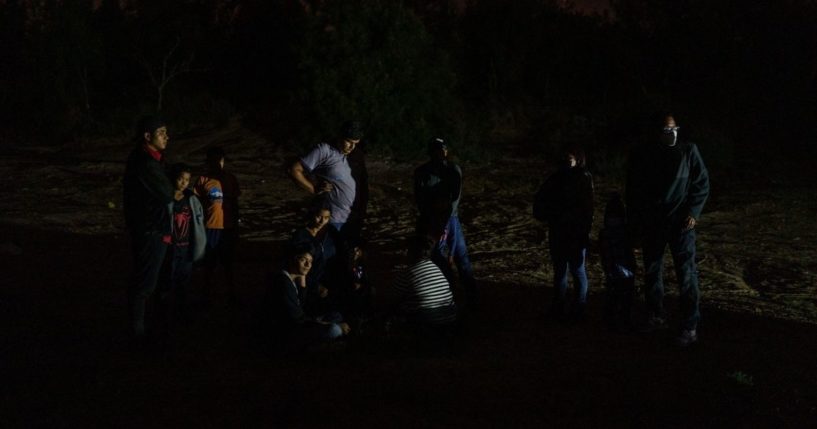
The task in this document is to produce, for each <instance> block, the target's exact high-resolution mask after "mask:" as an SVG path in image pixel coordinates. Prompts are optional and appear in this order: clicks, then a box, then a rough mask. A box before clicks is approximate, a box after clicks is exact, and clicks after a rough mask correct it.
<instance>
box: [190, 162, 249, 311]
mask: <svg viewBox="0 0 817 429" xmlns="http://www.w3.org/2000/svg"><path fill="white" fill-rule="evenodd" d="M225 160H226V157H225V153H224V149H222V148H220V147H211V148H210V149H208V150H207V173H205V174H203V175H201V176H200V177H199V180H198V182H197V183H196V186H195V187H194V188H193V190H194V192H195V193H196V195H198V196H199V197H200V198H203V200H204V208H205V211H206V214H207V223H206V227H207V252H206V255H205V264H204V265H205V270H206V272H207V273H206V277H205V284H204V296H205V300H209V297H210V285H211V282H212V278H213V273H214V272H215V269H216V267H217V266H218V265H221V266H222V267H224V277H225V282H226V283H227V290H228V293H229V298H230V301H231V302H233V303H235V302H237V300H238V297H237V295H236V291H235V283H234V281H233V259H234V254H235V246H236V243H237V241H238V219H239V214H238V198H239V197H240V196H241V189H240V187H239V185H238V179H236V177H235V176H234V175H233V174H231V173H229V172H227V171H226V170H225V169H224V164H225Z"/></svg>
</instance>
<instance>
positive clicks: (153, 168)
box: [122, 146, 175, 235]
mask: <svg viewBox="0 0 817 429" xmlns="http://www.w3.org/2000/svg"><path fill="white" fill-rule="evenodd" d="M123 185H124V195H123V197H124V198H123V204H122V208H123V210H124V212H125V224H126V225H127V227H128V229H129V230H130V231H131V233H132V234H144V233H159V234H164V235H169V234H170V231H171V226H172V225H171V222H172V219H171V210H172V209H171V205H170V204H171V203H172V202H173V195H174V193H175V192H174V190H173V185H172V184H171V183H170V179H169V178H168V177H167V174H166V170H165V167H164V163H162V162H161V161H157V160H155V159H153V157H151V156H150V154H149V153H147V151H146V149H145V148H144V147H143V146H138V147H136V148H134V149H133V150H132V151H131V153H130V155H129V156H128V160H127V164H126V166H125V177H124V179H123Z"/></svg>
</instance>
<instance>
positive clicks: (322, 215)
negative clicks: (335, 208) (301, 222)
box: [306, 199, 332, 229]
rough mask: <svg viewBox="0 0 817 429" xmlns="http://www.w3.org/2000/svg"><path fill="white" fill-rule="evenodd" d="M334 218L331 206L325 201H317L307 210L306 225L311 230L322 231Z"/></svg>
mask: <svg viewBox="0 0 817 429" xmlns="http://www.w3.org/2000/svg"><path fill="white" fill-rule="evenodd" d="M331 217H332V210H331V209H330V207H329V204H328V203H327V202H326V201H324V200H323V199H319V200H317V201H315V202H314V203H313V204H312V205H311V206H310V207H309V209H308V210H307V214H306V224H307V226H308V227H309V228H315V229H321V228H323V227H324V226H325V225H326V224H327V223H329V219H330V218H331Z"/></svg>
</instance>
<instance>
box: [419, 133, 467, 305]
mask: <svg viewBox="0 0 817 429" xmlns="http://www.w3.org/2000/svg"><path fill="white" fill-rule="evenodd" d="M428 155H429V157H430V158H431V160H430V161H428V162H427V163H425V164H423V165H421V166H419V167H417V169H416V170H414V199H415V202H416V203H417V210H418V211H419V212H420V215H419V217H418V219H417V235H418V236H421V237H422V236H426V235H431V236H435V237H440V242H439V245H438V246H437V249H435V251H434V253H433V255H432V259H433V260H434V263H436V264H437V265H438V266H439V267H440V269H441V270H442V271H443V273H444V274H445V276H446V278H448V280H449V282H451V274H452V273H451V264H452V263H454V264H456V266H457V272H458V274H459V278H460V282H462V284H463V286H464V287H465V294H466V299H467V300H468V302H469V303H470V304H475V303H476V298H477V289H476V281H475V280H474V270H473V268H472V267H471V260H470V259H469V257H468V248H467V247H466V244H465V235H464V233H463V231H462V225H461V224H460V220H459V216H458V209H459V204H460V198H461V197H462V170H461V169H460V166H459V165H457V164H456V163H454V162H453V161H451V160H449V159H448V144H447V143H446V142H445V141H444V140H443V139H441V138H433V139H431V141H430V142H429V143H428Z"/></svg>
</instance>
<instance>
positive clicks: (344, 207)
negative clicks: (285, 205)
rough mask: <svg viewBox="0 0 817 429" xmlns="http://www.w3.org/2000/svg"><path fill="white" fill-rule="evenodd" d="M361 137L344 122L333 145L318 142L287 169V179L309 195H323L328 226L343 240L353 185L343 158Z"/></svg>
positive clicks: (356, 124)
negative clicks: (326, 203) (328, 212)
mask: <svg viewBox="0 0 817 429" xmlns="http://www.w3.org/2000/svg"><path fill="white" fill-rule="evenodd" d="M362 137H363V131H362V129H361V125H360V123H359V122H356V121H351V122H347V123H346V124H344V126H343V127H342V129H341V136H340V138H339V139H337V141H336V142H335V143H334V144H331V145H330V144H328V143H319V144H318V145H317V146H315V147H313V148H312V149H311V150H310V151H309V153H307V154H306V155H305V156H304V157H303V158H301V159H299V160H298V161H295V162H294V163H293V164H292V165H291V166H290V168H289V174H290V176H291V177H292V178H293V180H295V182H296V183H297V184H298V185H299V186H300V187H302V188H303V189H305V190H306V191H308V192H309V193H310V194H313V195H325V196H326V198H327V201H328V202H329V207H330V209H331V211H332V217H331V219H330V220H329V224H330V225H332V227H333V228H335V229H336V230H337V231H338V232H340V233H341V235H342V236H343V237H346V235H344V234H346V233H347V231H346V230H345V229H344V225H345V224H346V222H347V220H348V219H349V216H350V214H351V211H352V206H353V205H354V202H355V195H356V193H355V187H356V183H355V179H354V178H353V177H352V169H351V167H350V166H349V162H348V159H347V157H348V156H349V155H350V154H351V153H352V151H354V150H355V146H356V145H357V144H358V143H359V142H360V139H361V138H362ZM308 176H309V177H308Z"/></svg>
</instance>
